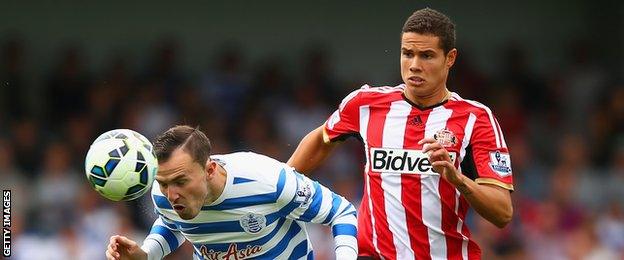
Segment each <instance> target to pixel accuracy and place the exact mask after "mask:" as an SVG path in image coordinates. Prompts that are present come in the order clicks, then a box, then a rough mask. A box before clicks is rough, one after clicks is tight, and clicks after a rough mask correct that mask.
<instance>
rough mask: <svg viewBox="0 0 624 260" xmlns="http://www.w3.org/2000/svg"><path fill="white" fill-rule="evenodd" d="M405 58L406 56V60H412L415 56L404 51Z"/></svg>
mask: <svg viewBox="0 0 624 260" xmlns="http://www.w3.org/2000/svg"><path fill="white" fill-rule="evenodd" d="M403 56H405V57H406V58H411V57H414V54H413V53H411V52H407V51H404V52H403Z"/></svg>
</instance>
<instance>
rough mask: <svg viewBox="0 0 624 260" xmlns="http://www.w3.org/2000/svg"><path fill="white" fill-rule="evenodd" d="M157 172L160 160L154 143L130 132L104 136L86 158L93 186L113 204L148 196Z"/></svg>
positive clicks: (125, 130) (120, 131)
mask: <svg viewBox="0 0 624 260" xmlns="http://www.w3.org/2000/svg"><path fill="white" fill-rule="evenodd" d="M157 170H158V161H157V159H156V155H155V154H154V149H153V147H152V144H151V143H150V141H149V140H147V138H145V137H144V136H142V135H141V134H139V133H137V132H135V131H132V130H129V129H116V130H111V131H108V132H106V133H103V134H101V135H100V136H99V137H98V138H97V139H95V141H94V142H93V144H91V147H90V148H89V152H87V157H86V159H85V173H86V175H87V179H88V180H89V183H90V184H91V186H93V188H94V189H95V190H96V191H97V192H98V193H100V194H101V195H102V196H104V197H105V198H107V199H110V200H113V201H120V200H133V199H136V198H138V197H140V196H142V195H143V194H145V193H146V192H147V191H148V190H149V189H150V187H151V186H152V182H153V181H154V175H156V171H157Z"/></svg>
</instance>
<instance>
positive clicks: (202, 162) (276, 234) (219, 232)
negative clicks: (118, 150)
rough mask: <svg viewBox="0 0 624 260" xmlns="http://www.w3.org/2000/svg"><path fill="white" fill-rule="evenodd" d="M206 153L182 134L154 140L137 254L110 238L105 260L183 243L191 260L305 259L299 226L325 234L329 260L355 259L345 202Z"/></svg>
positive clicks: (243, 161) (236, 156)
mask: <svg viewBox="0 0 624 260" xmlns="http://www.w3.org/2000/svg"><path fill="white" fill-rule="evenodd" d="M210 149H211V145H210V141H209V139H208V138H207V137H206V136H205V135H204V134H203V133H202V132H201V131H200V130H198V129H195V128H192V127H189V126H176V127H173V128H171V129H169V130H167V131H166V132H165V133H164V134H162V135H161V136H159V137H158V138H157V139H156V141H155V142H154V151H155V153H156V156H157V158H158V162H159V169H158V173H157V175H156V181H157V182H158V185H154V186H153V187H152V198H153V202H154V205H155V208H156V212H157V213H158V218H157V219H156V221H154V225H153V226H152V229H151V231H150V234H149V235H148V236H147V238H146V239H145V241H144V242H143V245H142V246H140V247H139V245H138V244H137V243H136V242H134V241H132V240H130V239H128V238H126V237H123V236H113V237H111V239H110V243H109V245H108V248H107V251H106V256H107V258H108V259H150V260H151V259H161V258H162V257H164V256H165V255H167V254H169V253H171V252H173V251H175V250H176V249H177V248H178V247H179V246H180V245H181V244H182V243H183V242H184V240H188V241H190V242H191V243H192V245H193V247H194V259H215V260H216V259H222V260H232V259H251V258H253V259H313V258H314V255H313V251H312V245H311V244H310V242H309V241H308V234H307V232H306V227H305V222H312V223H318V224H323V225H328V226H331V229H332V233H333V238H334V242H335V253H336V258H337V259H356V258H357V241H356V234H357V228H356V225H357V223H356V222H357V220H356V216H355V213H356V210H355V208H354V207H353V205H351V203H349V202H348V201H347V200H346V199H345V198H343V197H341V196H339V195H337V194H335V193H333V192H332V191H331V190H329V189H327V188H326V187H324V186H322V185H320V184H319V183H318V182H316V181H312V180H310V179H308V178H307V177H305V176H303V175H301V174H299V173H297V172H296V171H294V169H293V168H292V167H290V166H288V165H286V164H285V163H282V162H279V161H276V160H274V159H272V158H269V157H266V156H263V155H260V154H255V153H251V152H239V153H231V154H223V155H210Z"/></svg>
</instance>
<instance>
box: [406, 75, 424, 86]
mask: <svg viewBox="0 0 624 260" xmlns="http://www.w3.org/2000/svg"><path fill="white" fill-rule="evenodd" d="M407 81H408V82H409V83H410V84H412V85H416V86H420V85H422V84H423V83H425V79H423V78H421V77H417V76H412V77H409V78H407Z"/></svg>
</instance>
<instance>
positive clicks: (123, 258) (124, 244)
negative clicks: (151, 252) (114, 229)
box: [106, 236, 147, 260]
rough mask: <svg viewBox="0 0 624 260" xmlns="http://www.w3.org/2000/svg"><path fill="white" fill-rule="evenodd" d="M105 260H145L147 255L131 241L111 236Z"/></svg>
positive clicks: (122, 237)
mask: <svg viewBox="0 0 624 260" xmlns="http://www.w3.org/2000/svg"><path fill="white" fill-rule="evenodd" d="M106 259H107V260H147V253H145V251H143V250H142V249H141V248H140V247H139V245H138V244H137V243H136V242H134V241H133V240H131V239H128V238H127V237H124V236H112V237H111V238H110V240H109V242H108V247H107V248H106Z"/></svg>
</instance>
